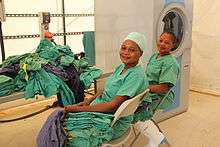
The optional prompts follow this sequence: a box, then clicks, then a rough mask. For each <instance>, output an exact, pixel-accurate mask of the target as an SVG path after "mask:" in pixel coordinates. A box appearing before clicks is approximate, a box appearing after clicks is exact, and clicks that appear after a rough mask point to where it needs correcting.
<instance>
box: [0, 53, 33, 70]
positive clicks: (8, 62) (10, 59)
mask: <svg viewBox="0 0 220 147" xmlns="http://www.w3.org/2000/svg"><path fill="white" fill-rule="evenodd" d="M29 55H30V53H26V54H23V55H15V56H9V57H8V58H7V59H5V60H4V61H3V63H2V67H7V66H10V65H13V64H15V63H19V61H20V60H22V59H24V58H26V57H27V56H29Z"/></svg>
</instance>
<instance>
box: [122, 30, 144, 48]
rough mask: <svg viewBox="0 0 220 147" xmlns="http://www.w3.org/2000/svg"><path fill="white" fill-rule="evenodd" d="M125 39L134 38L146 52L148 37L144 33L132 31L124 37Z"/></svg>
mask: <svg viewBox="0 0 220 147" xmlns="http://www.w3.org/2000/svg"><path fill="white" fill-rule="evenodd" d="M125 40H132V41H134V42H135V43H136V44H137V45H138V46H139V48H140V49H141V50H142V51H143V52H145V51H146V50H147V47H146V43H145V42H146V38H145V36H144V35H143V34H141V33H138V32H131V33H130V34H128V36H127V37H126V38H125V39H124V41H125Z"/></svg>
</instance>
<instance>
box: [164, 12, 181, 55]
mask: <svg viewBox="0 0 220 147" xmlns="http://www.w3.org/2000/svg"><path fill="white" fill-rule="evenodd" d="M162 21H163V24H162V25H163V32H167V31H168V32H172V33H174V34H175V36H176V41H175V47H174V48H173V49H172V51H175V50H176V49H177V48H178V47H179V45H180V43H181V41H182V38H183V31H184V27H183V21H182V18H181V16H180V15H179V14H178V13H176V12H172V11H171V12H169V13H167V14H166V15H165V16H164V18H163V19H162Z"/></svg>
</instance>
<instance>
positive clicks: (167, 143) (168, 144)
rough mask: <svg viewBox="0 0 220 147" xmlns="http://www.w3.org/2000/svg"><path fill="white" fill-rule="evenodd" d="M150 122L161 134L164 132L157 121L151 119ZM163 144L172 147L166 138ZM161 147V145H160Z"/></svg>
mask: <svg viewBox="0 0 220 147" xmlns="http://www.w3.org/2000/svg"><path fill="white" fill-rule="evenodd" d="M150 120H151V121H152V122H153V123H154V124H155V126H156V127H157V128H158V130H159V131H160V132H161V133H163V131H162V130H161V129H160V127H159V125H158V124H157V123H156V121H155V120H153V118H151V119H150ZM163 134H164V133H163ZM163 142H164V144H166V145H167V147H171V145H170V143H169V142H168V140H167V138H166V137H165V139H164V141H163ZM159 147H160V145H159Z"/></svg>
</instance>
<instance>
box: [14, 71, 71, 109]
mask: <svg viewBox="0 0 220 147" xmlns="http://www.w3.org/2000/svg"><path fill="white" fill-rule="evenodd" d="M19 77H20V78H21V79H18V80H17V82H18V83H19V85H26V86H25V97H26V98H27V99H29V98H33V97H34V96H35V95H37V94H39V95H44V96H45V97H50V96H52V95H56V94H57V93H60V94H61V99H62V102H63V105H64V106H66V105H72V104H75V97H74V95H73V93H72V91H71V90H70V89H69V87H68V86H67V85H66V84H65V83H64V82H63V81H62V80H61V79H60V78H58V77H57V76H55V75H53V74H51V73H47V72H46V71H45V70H44V69H41V70H37V71H30V72H29V77H30V78H29V80H28V81H25V80H24V72H19ZM16 85H17V84H16ZM17 89H19V88H17Z"/></svg>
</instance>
